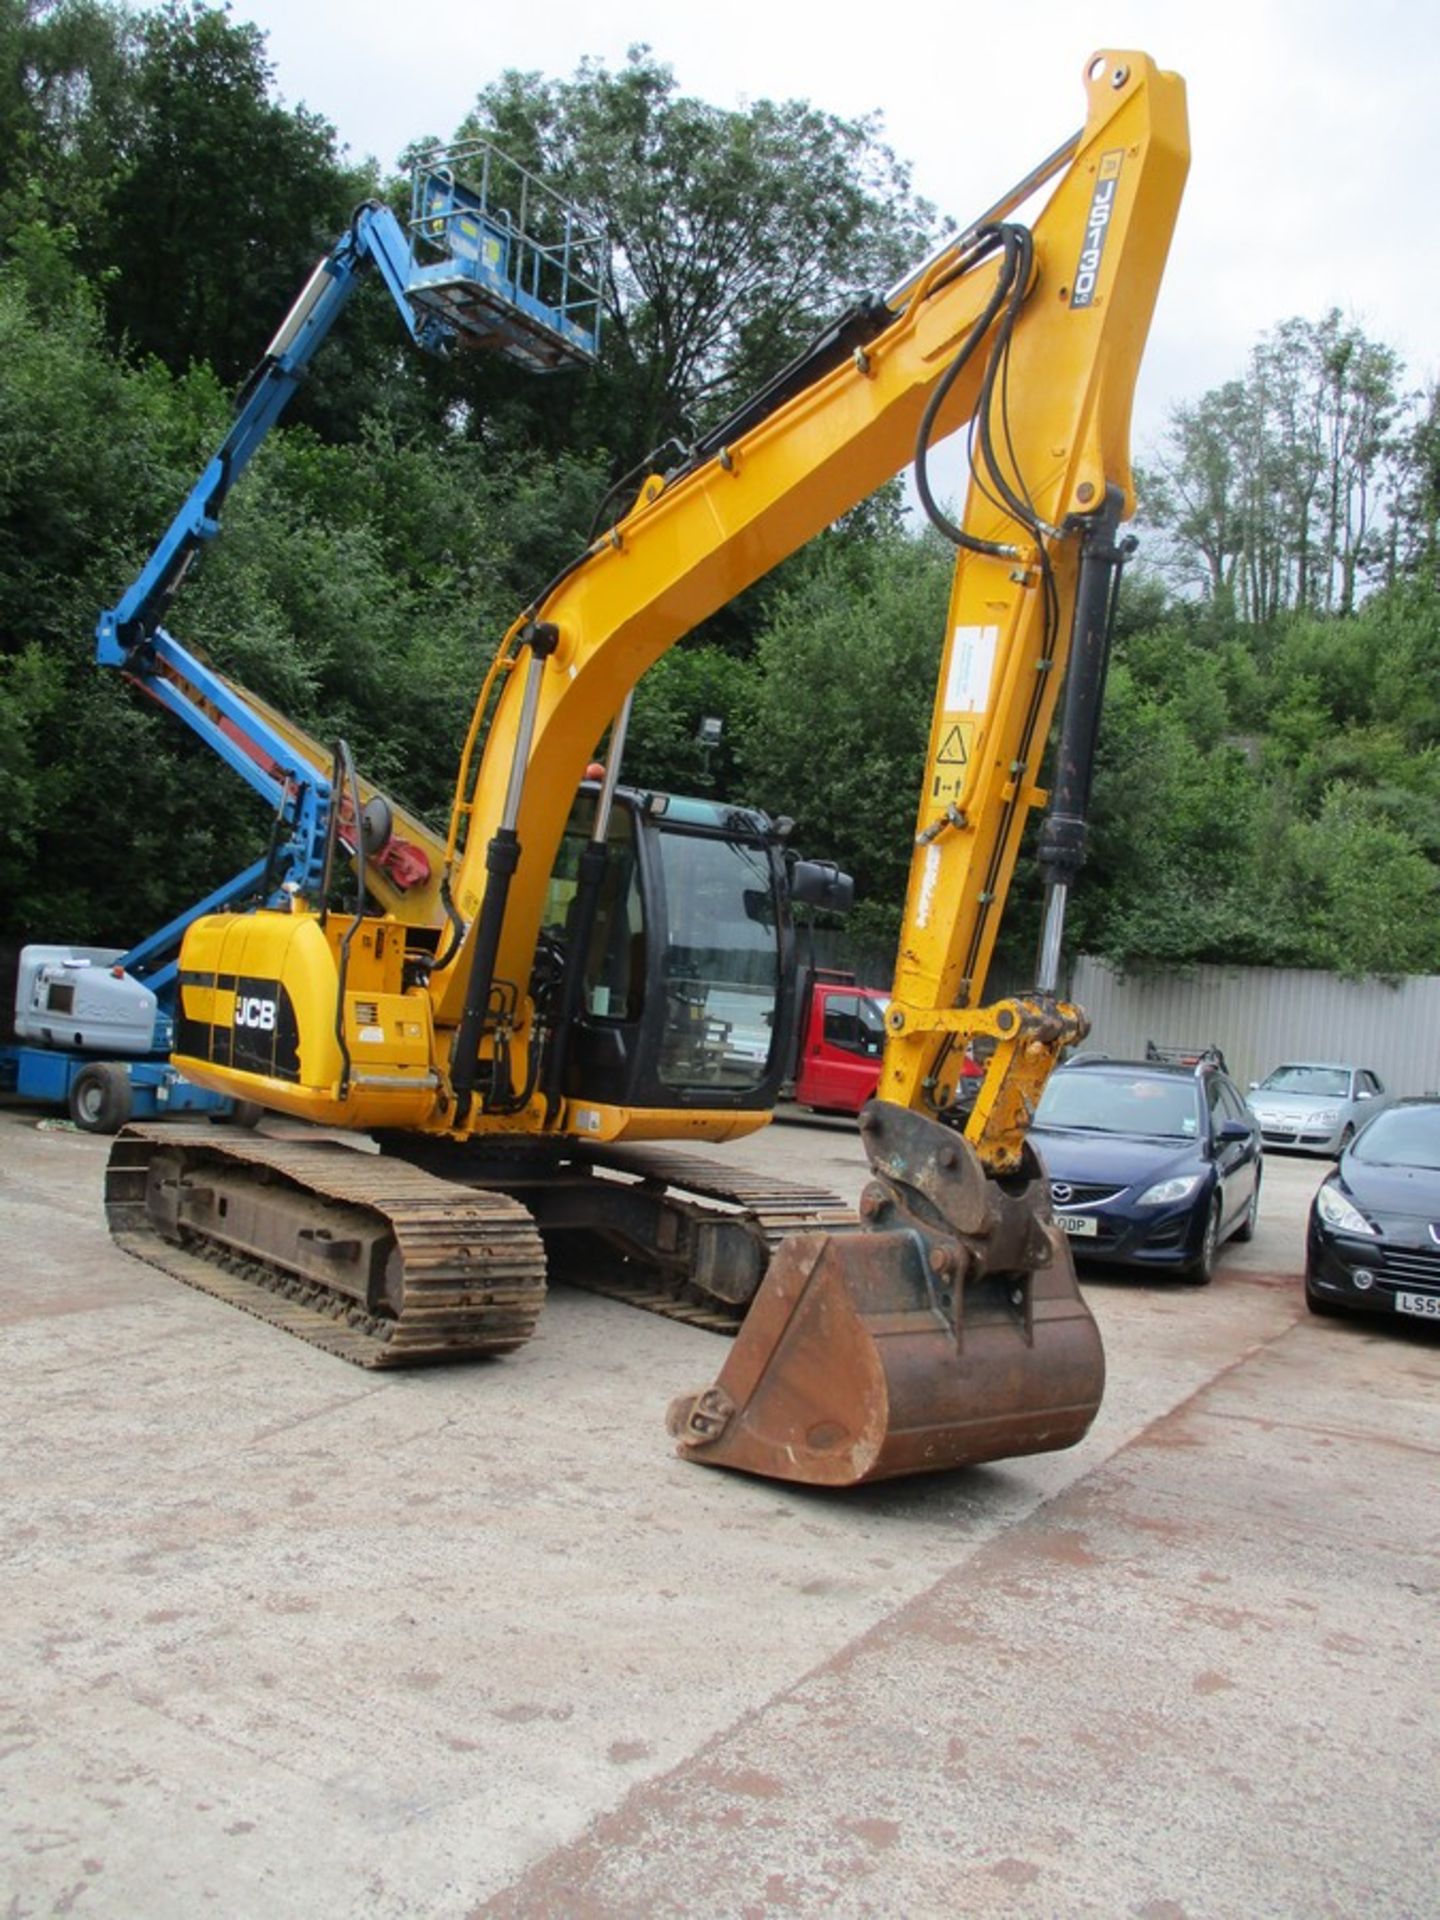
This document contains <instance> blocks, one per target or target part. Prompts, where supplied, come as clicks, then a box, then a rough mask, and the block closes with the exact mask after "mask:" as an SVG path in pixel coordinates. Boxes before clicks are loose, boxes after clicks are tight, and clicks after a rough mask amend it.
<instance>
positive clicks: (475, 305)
mask: <svg viewBox="0 0 1440 1920" xmlns="http://www.w3.org/2000/svg"><path fill="white" fill-rule="evenodd" d="M410 243H411V247H412V249H413V251H414V255H415V267H414V269H413V271H412V274H411V278H410V284H409V287H408V293H409V296H410V299H411V300H412V301H413V302H414V303H415V304H416V305H417V306H423V307H428V308H430V309H431V310H432V311H434V312H435V313H437V314H439V315H440V316H441V318H442V319H444V320H445V321H446V322H448V324H449V325H450V326H452V327H454V328H455V329H456V332H457V333H458V334H459V335H460V337H461V338H462V339H464V340H466V341H467V342H468V343H469V344H471V345H474V346H484V347H491V348H494V349H497V350H498V351H500V352H502V353H504V354H505V355H506V356H507V358H509V359H512V360H516V361H518V362H519V363H520V364H521V365H522V366H526V367H528V368H530V369H531V371H532V372H535V373H554V372H556V371H558V370H560V369H562V368H565V367H574V366H584V365H588V364H589V363H590V362H591V361H593V360H594V359H595V357H596V355H597V354H598V353H599V351H600V287H601V281H602V278H603V275H604V270H605V235H604V230H603V228H602V227H601V225H600V223H599V222H598V221H597V220H595V219H593V218H591V217H590V216H589V215H587V214H584V213H582V212H581V211H580V209H579V208H577V207H575V206H573V205H571V203H570V202H569V201H567V200H563V199H562V198H561V197H560V196H559V194H557V193H554V192H552V191H551V189H550V188H549V187H546V186H544V185H542V183H541V182H540V181H539V180H537V179H536V178H535V177H534V175H533V174H530V173H527V172H526V170H525V168H524V167H522V166H521V165H520V164H519V163H518V161H514V160H511V159H509V158H508V157H507V156H506V155H505V154H503V153H501V152H500V151H499V149H498V148H497V147H493V146H492V145H491V144H490V143H489V141H487V140H467V141H463V142H460V143H459V144H457V145H454V146H449V147H437V148H436V149H435V150H434V151H433V152H431V153H428V154H426V155H425V156H424V157H423V158H422V159H421V160H419V161H418V162H417V163H416V165H415V168H414V170H413V172H412V174H411V189H410Z"/></svg>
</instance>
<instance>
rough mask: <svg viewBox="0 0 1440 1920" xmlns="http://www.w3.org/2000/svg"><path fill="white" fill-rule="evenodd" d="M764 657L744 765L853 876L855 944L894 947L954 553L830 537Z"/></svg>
mask: <svg viewBox="0 0 1440 1920" xmlns="http://www.w3.org/2000/svg"><path fill="white" fill-rule="evenodd" d="M820 544H821V549H822V551H821V553H820V555H819V557H818V561H817V565H816V568H815V570H814V572H813V573H812V575H811V576H810V577H809V578H808V579H807V580H806V581H805V583H804V586H803V589H792V590H790V591H787V592H786V593H785V594H784V595H783V596H782V598H781V600H780V602H779V605H778V606H777V608H776V610H775V613H774V616H773V618H772V619H771V621H770V623H769V625H768V626H767V628H766V630H765V632H764V633H763V634H762V636H761V638H760V641H759V644H758V647H757V649H756V656H755V660H756V666H757V668H758V670H759V674H760V678H759V681H758V683H757V685H756V687H755V692H754V704H753V707H752V709H751V711H750V713H749V715H748V717H747V719H746V721H745V724H744V730H743V736H742V743H741V751H740V765H741V770H742V773H743V775H744V779H745V782H746V787H747V789H748V791H749V793H750V794H751V795H753V796H754V797H755V798H756V799H757V800H759V801H760V803H761V804H762V805H764V806H767V807H769V808H771V809H772V810H773V811H775V812H778V813H787V814H789V815H790V816H791V817H792V818H793V819H794V820H795V822H796V835H795V838H796V844H797V845H799V846H802V847H804V849H805V850H806V851H807V852H808V853H811V854H813V855H815V856H816V857H820V858H825V859H833V860H837V861H838V862H839V863H840V865H841V866H842V867H844V868H845V869H846V871H847V872H850V873H852V874H853V875H854V877H855V885H856V901H857V908H856V914H855V916H854V920H853V930H854V933H855V936H856V938H857V939H860V940H868V939H877V940H884V941H888V942H890V943H892V944H893V941H894V938H895V934H896V931H897V929H898V926H899V920H900V911H901V907H902V905H903V902H904V896H905V886H906V881H907V878H908V875H909V868H910V852H911V848H912V846H913V844H914V836H915V812H916V802H917V796H918V794H919V790H920V779H921V775H922V773H923V771H924V764H925V747H926V740H927V737H928V731H929V725H930V710H931V706H932V704H933V700H934V692H935V677H936V674H937V672H938V670H939V663H940V650H941V643H942V641H943V638H944V632H945V610H946V605H947V601H948V596H949V590H950V579H951V573H952V568H953V561H954V555H953V552H952V550H951V549H950V548H949V547H948V546H946V545H945V544H944V543H943V542H942V541H941V540H940V539H939V538H938V537H937V536H933V535H928V534H927V535H926V536H924V537H923V538H921V539H919V540H913V539H909V538H906V537H905V536H903V535H898V534H897V535H891V536H889V537H887V538H881V539H875V540H872V541H870V542H867V543H866V544H865V545H864V546H863V547H855V548H850V549H846V548H845V547H844V546H843V544H842V543H838V542H835V541H833V540H832V539H831V538H830V537H829V536H827V537H826V539H825V540H824V541H822V542H821V543H820Z"/></svg>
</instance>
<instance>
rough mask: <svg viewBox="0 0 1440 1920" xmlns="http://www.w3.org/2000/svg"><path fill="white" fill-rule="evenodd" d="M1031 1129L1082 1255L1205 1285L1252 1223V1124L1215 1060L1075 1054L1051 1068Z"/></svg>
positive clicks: (1255, 1125)
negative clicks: (1225, 1247)
mask: <svg viewBox="0 0 1440 1920" xmlns="http://www.w3.org/2000/svg"><path fill="white" fill-rule="evenodd" d="M1030 1138H1031V1141H1032V1142H1033V1144H1034V1146H1035V1148H1036V1150H1037V1152H1038V1153H1039V1155H1040V1159H1041V1161H1042V1163H1043V1165H1044V1167H1045V1171H1046V1173H1047V1174H1048V1175H1049V1176H1050V1196H1051V1200H1052V1202H1053V1204H1054V1210H1055V1219H1056V1222H1057V1224H1058V1225H1060V1226H1061V1227H1063V1228H1064V1229H1065V1231H1066V1232H1067V1233H1068V1234H1069V1235H1070V1236H1071V1245H1072V1247H1073V1248H1074V1251H1075V1254H1076V1256H1077V1257H1078V1258H1080V1259H1082V1260H1102V1261H1104V1262H1105V1263H1106V1264H1107V1265H1111V1264H1115V1265H1126V1266H1135V1267H1153V1268H1156V1269H1159V1270H1168V1271H1170V1272H1175V1273H1179V1274H1180V1275H1181V1276H1182V1277H1183V1278H1184V1279H1186V1280H1193V1281H1196V1282H1198V1283H1199V1284H1201V1285H1203V1284H1204V1283H1205V1282H1206V1281H1208V1280H1210V1279H1212V1278H1213V1277H1214V1273H1215V1263H1216V1260H1217V1258H1218V1256H1219V1252H1220V1247H1221V1245H1222V1244H1223V1242H1224V1241H1226V1240H1227V1239H1229V1238H1230V1237H1231V1236H1232V1235H1233V1236H1234V1238H1235V1239H1237V1240H1248V1239H1249V1238H1250V1236H1251V1235H1252V1234H1253V1233H1254V1231H1255V1220H1256V1216H1257V1214H1258V1212H1259V1207H1260V1171H1261V1144H1260V1124H1259V1122H1258V1121H1257V1120H1256V1118H1255V1116H1254V1114H1253V1113H1251V1111H1250V1109H1249V1108H1248V1107H1247V1106H1246V1104H1245V1100H1244V1096H1243V1095H1242V1094H1241V1092H1240V1090H1239V1088H1238V1087H1237V1086H1236V1085H1235V1083H1234V1081H1233V1080H1231V1078H1230V1077H1229V1075H1228V1074H1226V1073H1224V1072H1222V1071H1221V1070H1220V1068H1219V1067H1218V1066H1217V1065H1216V1064H1215V1060H1214V1059H1213V1058H1212V1057H1209V1056H1206V1057H1202V1058H1201V1059H1199V1060H1198V1061H1197V1062H1196V1063H1195V1064H1194V1065H1193V1066H1192V1065H1171V1064H1161V1063H1158V1062H1155V1061H1149V1060H1145V1061H1123V1060H1107V1059H1103V1058H1097V1059H1080V1060H1074V1061H1072V1062H1071V1063H1070V1064H1069V1065H1068V1066H1064V1067H1061V1068H1059V1069H1058V1070H1057V1071H1056V1072H1055V1073H1053V1074H1052V1075H1051V1076H1050V1081H1049V1084H1048V1085H1047V1086H1046V1088H1045V1092H1044V1093H1043V1095H1042V1096H1041V1099H1040V1104H1039V1106H1038V1108H1037V1109H1036V1113H1035V1119H1034V1123H1033V1125H1032V1127H1031V1131H1030Z"/></svg>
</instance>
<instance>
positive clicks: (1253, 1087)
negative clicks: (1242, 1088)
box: [1246, 1080, 1260, 1093]
mask: <svg viewBox="0 0 1440 1920" xmlns="http://www.w3.org/2000/svg"><path fill="white" fill-rule="evenodd" d="M1246 1091H1247V1092H1249V1093H1258V1092H1259V1091H1260V1082H1259V1081H1258V1080H1252V1081H1251V1082H1250V1085H1249V1087H1248V1088H1247V1089H1246Z"/></svg>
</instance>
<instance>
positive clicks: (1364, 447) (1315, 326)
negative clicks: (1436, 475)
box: [1142, 308, 1405, 622]
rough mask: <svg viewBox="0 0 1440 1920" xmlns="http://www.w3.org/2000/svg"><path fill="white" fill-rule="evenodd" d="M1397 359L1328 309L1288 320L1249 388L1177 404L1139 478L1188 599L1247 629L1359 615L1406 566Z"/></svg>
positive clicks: (1256, 360) (1240, 383) (1234, 385)
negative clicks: (1225, 613) (1379, 584)
mask: <svg viewBox="0 0 1440 1920" xmlns="http://www.w3.org/2000/svg"><path fill="white" fill-rule="evenodd" d="M1401 377H1402V368H1401V365H1400V360H1399V356H1398V355H1397V354H1396V353H1395V351H1394V350H1393V348H1390V347H1387V346H1384V345H1382V344H1380V343H1379V342H1377V341H1373V340H1370V339H1368V338H1367V337H1366V335H1365V334H1364V332H1363V331H1362V330H1361V328H1360V327H1358V326H1356V325H1354V324H1353V323H1349V322H1345V321H1342V319H1341V317H1340V314H1339V312H1338V311H1337V310H1335V309H1333V308H1332V310H1331V311H1330V312H1329V313H1327V314H1326V315H1325V316H1324V318H1323V319H1321V320H1319V321H1308V320H1300V319H1293V320H1287V321H1285V322H1283V324H1281V325H1280V326H1278V327H1276V328H1275V329H1274V331H1273V332H1272V333H1270V334H1268V335H1267V336H1266V337H1265V338H1264V339H1262V340H1261V341H1260V342H1259V343H1258V344H1257V345H1256V347H1255V349H1254V351H1253V352H1252V354H1251V356H1250V365H1249V367H1248V368H1247V370H1246V373H1245V375H1244V377H1243V378H1242V379H1239V380H1231V381H1227V382H1226V383H1225V384H1224V385H1223V386H1220V387H1217V388H1214V389H1212V391H1211V392H1209V393H1206V394H1202V395H1201V397H1200V398H1199V399H1198V400H1197V401H1194V402H1192V403H1187V404H1184V405H1181V406H1177V407H1176V408H1175V409H1174V412H1173V413H1172V415H1171V420H1170V426H1169V429H1168V432H1167V434H1166V437H1165V442H1164V445H1163V447H1162V449H1161V451H1160V454H1159V457H1158V458H1157V459H1156V460H1155V461H1154V463H1153V464H1152V465H1151V466H1150V467H1149V468H1148V469H1145V470H1144V471H1143V473H1142V484H1143V497H1144V503H1145V517H1146V519H1147V520H1148V521H1149V523H1150V524H1151V525H1152V526H1154V527H1155V528H1156V529H1158V530H1159V531H1160V532H1161V533H1162V534H1163V535H1164V536H1165V537H1166V541H1167V546H1168V551H1167V553H1166V556H1165V565H1166V567H1167V569H1168V571H1169V573H1170V575H1171V577H1172V578H1173V579H1174V580H1175V581H1176V583H1177V585H1179V587H1180V588H1181V589H1182V591H1194V592H1199V593H1201V594H1203V595H1204V596H1205V597H1207V598H1208V599H1211V600H1214V601H1224V602H1226V603H1228V604H1230V605H1232V606H1233V607H1234V608H1235V610H1236V612H1237V613H1238V614H1239V616H1240V617H1241V618H1242V619H1245V620H1249V621H1252V622H1264V621H1267V620H1275V619H1277V618H1279V617H1280V616H1281V615H1282V614H1286V613H1300V612H1303V613H1310V612H1320V613H1339V614H1348V613H1351V612H1353V611H1354V608H1355V605H1356V602H1357V599H1358V597H1359V595H1360V592H1361V590H1362V588H1363V587H1364V586H1366V585H1369V584H1374V583H1375V582H1376V581H1379V580H1385V579H1393V578H1394V577H1395V575H1396V572H1397V569H1398V565H1399V538H1400V515H1401V500H1400V494H1401V488H1402V475H1403V471H1404V464H1405V443H1404V438H1403V436H1402V434H1401V432H1400V430H1399V429H1400V422H1401V417H1402V412H1403V401H1402V396H1401V393H1400V380H1401Z"/></svg>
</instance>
